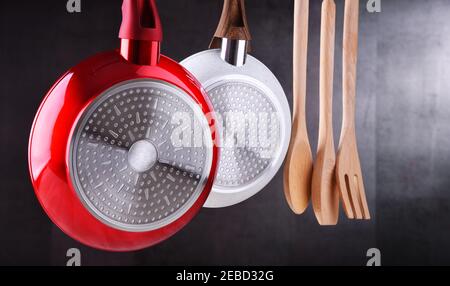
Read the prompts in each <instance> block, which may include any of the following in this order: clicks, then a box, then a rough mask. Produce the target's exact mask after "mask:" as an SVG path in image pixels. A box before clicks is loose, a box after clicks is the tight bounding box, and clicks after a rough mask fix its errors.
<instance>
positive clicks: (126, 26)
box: [119, 0, 163, 42]
mask: <svg viewBox="0 0 450 286" xmlns="http://www.w3.org/2000/svg"><path fill="white" fill-rule="evenodd" d="M122 17H123V19H122V26H121V28H120V33H119V38H121V39H127V40H138V41H155V42H161V41H162V35H163V33H162V27H161V20H160V18H159V14H158V9H157V7H156V3H155V1H154V0H124V1H123V5H122Z"/></svg>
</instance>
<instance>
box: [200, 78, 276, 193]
mask: <svg viewBox="0 0 450 286" xmlns="http://www.w3.org/2000/svg"><path fill="white" fill-rule="evenodd" d="M207 92H208V95H209V97H210V98H211V101H212V103H213V106H214V109H215V111H216V113H218V114H219V115H220V117H222V121H223V123H222V125H223V129H224V130H225V131H224V134H223V136H222V138H223V142H222V148H221V157H220V161H219V171H218V174H217V177H216V181H215V185H216V186H221V187H229V188H234V187H240V186H244V185H247V184H250V183H252V182H253V181H255V180H257V179H258V178H260V177H261V176H263V175H264V173H265V171H267V170H268V169H269V168H270V166H271V163H272V162H273V160H274V158H273V156H275V154H276V153H277V150H278V149H279V147H280V142H281V136H280V122H279V119H278V116H279V115H278V114H277V113H276V108H275V106H274V105H273V103H272V101H271V100H270V98H269V97H268V96H267V95H266V94H265V93H264V92H263V91H262V90H261V89H259V88H258V87H256V86H254V85H252V84H249V83H246V82H243V81H236V80H234V81H223V82H219V83H218V84H216V85H214V86H212V87H210V88H209V89H208V90H207ZM255 124H256V125H255ZM242 131H244V132H242ZM243 134H245V135H243Z"/></svg>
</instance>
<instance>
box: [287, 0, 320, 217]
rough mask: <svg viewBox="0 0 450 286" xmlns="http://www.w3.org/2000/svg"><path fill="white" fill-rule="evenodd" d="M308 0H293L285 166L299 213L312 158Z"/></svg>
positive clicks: (291, 199)
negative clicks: (291, 94)
mask: <svg viewBox="0 0 450 286" xmlns="http://www.w3.org/2000/svg"><path fill="white" fill-rule="evenodd" d="M308 18H309V0H295V8H294V121H293V126H292V139H291V144H290V148H289V153H288V156H287V161H286V165H285V169H284V192H285V195H286V200H287V202H288V204H289V206H290V207H291V209H292V211H293V212H294V213H296V214H301V213H303V212H304V211H305V209H306V208H307V207H308V204H309V200H310V196H311V176H312V169H313V159H312V153H311V145H310V144H309V138H308V131H307V126H306V73H307V58H308V20H309V19H308Z"/></svg>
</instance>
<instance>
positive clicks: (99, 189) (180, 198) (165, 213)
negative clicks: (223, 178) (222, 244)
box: [70, 80, 212, 231]
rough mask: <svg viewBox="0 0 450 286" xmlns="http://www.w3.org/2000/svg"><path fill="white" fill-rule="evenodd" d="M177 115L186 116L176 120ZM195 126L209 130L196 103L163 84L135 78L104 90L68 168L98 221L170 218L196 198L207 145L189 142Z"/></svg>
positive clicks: (154, 225)
mask: <svg viewBox="0 0 450 286" xmlns="http://www.w3.org/2000/svg"><path fill="white" fill-rule="evenodd" d="M176 114H182V115H184V116H188V117H187V118H188V119H189V120H185V121H184V122H183V124H184V125H182V126H180V122H181V121H179V120H174V116H175V115H176ZM185 119H186V117H185ZM186 121H190V122H186ZM194 126H195V127H196V128H197V129H195V128H190V127H194ZM198 127H200V128H201V129H200V133H202V132H209V127H208V123H207V121H206V118H205V116H204V114H203V113H202V111H201V109H200V108H199V107H198V106H197V105H196V103H195V102H194V101H193V100H192V99H191V98H190V97H189V96H188V95H186V94H185V93H184V92H182V91H181V90H179V89H177V88H175V87H173V86H171V85H169V84H166V83H162V82H158V81H152V80H139V81H133V82H126V83H123V84H119V85H116V86H115V87H113V88H111V89H110V90H108V91H106V92H105V93H103V94H102V95H100V96H99V97H98V98H97V99H96V100H95V101H94V102H93V103H92V104H91V105H90V106H89V107H88V108H87V110H86V111H85V113H84V114H83V116H82V117H81V119H80V120H79V123H78V125H77V128H76V131H75V132H74V137H73V140H72V145H71V154H70V160H71V169H70V173H71V177H72V180H73V182H74V185H75V189H76V191H77V193H78V195H79V197H80V199H81V200H82V201H83V203H84V204H85V206H86V207H87V208H88V210H89V211H90V212H91V213H92V214H93V215H95V216H96V217H97V218H98V219H100V220H101V221H103V222H104V223H106V224H108V225H110V226H112V227H114V228H118V229H122V230H126V231H149V230H154V229H158V228H160V227H162V226H165V225H167V224H169V223H171V222H173V221H175V220H176V219H177V218H179V217H181V216H182V215H183V214H184V213H185V212H186V211H187V210H188V209H189V207H191V206H192V205H193V204H194V202H195V200H196V199H197V198H198V197H199V195H200V194H201V192H202V191H203V188H204V185H205V182H206V181H207V179H208V176H209V172H210V169H211V160H212V159H211V157H212V154H211V152H212V151H211V148H210V147H208V146H207V145H205V141H203V140H201V142H200V144H198V142H197V143H196V144H197V145H194V143H195V142H194V138H198V137H195V136H198V134H196V135H195V134H194V133H195V132H198ZM180 128H182V132H179V133H180V134H182V135H180V136H189V135H192V140H191V142H190V143H188V144H186V143H185V142H186V141H185V140H184V141H182V142H184V143H183V145H180V144H181V143H180V142H178V141H180V140H178V141H176V140H174V139H173V138H175V139H176V138H177V137H176V136H175V135H174V134H178V133H176V130H177V129H180ZM205 134H208V133H205ZM174 136H175V137H174ZM200 136H201V135H200ZM205 137H206V136H205ZM183 138H184V137H183ZM203 138H204V137H203V136H201V139H203ZM184 139H185V138H184Z"/></svg>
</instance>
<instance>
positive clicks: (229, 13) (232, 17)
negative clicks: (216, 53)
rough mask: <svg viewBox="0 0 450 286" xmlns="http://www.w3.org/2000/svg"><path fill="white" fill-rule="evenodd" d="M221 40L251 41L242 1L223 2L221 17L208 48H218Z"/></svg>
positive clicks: (228, 0) (225, 0) (230, 0)
mask: <svg viewBox="0 0 450 286" xmlns="http://www.w3.org/2000/svg"><path fill="white" fill-rule="evenodd" d="M223 38H227V39H230V40H244V41H250V40H251V39H252V37H251V34H250V30H249V28H248V23H247V15H246V12H245V2H244V0H224V5H223V11H222V16H221V18H220V22H219V26H218V27H217V30H216V33H215V34H214V38H213V40H212V42H211V44H210V48H211V49H217V48H220V46H221V42H222V41H221V40H222V39H223Z"/></svg>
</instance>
